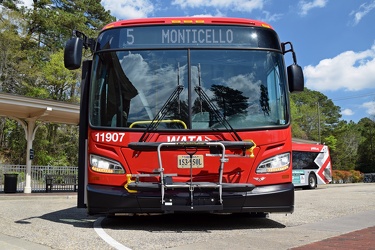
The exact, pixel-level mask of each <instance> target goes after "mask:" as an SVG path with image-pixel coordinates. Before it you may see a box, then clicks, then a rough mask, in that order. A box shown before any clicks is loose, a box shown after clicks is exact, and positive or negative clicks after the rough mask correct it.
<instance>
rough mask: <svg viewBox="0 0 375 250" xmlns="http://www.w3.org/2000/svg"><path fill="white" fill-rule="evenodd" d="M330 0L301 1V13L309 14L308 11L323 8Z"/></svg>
mask: <svg viewBox="0 0 375 250" xmlns="http://www.w3.org/2000/svg"><path fill="white" fill-rule="evenodd" d="M327 2H328V0H314V1H309V2H308V1H305V0H302V1H299V3H298V6H299V9H300V13H299V14H300V15H301V16H304V15H307V13H308V12H309V11H310V10H311V9H314V8H323V7H324V6H326V4H327Z"/></svg>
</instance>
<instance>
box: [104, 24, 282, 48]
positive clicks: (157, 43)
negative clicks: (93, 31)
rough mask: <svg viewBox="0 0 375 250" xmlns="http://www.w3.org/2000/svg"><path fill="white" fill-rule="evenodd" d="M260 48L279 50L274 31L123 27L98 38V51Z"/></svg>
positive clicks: (210, 27)
mask: <svg viewBox="0 0 375 250" xmlns="http://www.w3.org/2000/svg"><path fill="white" fill-rule="evenodd" d="M182 46H184V47H186V46H193V47H208V46H211V47H213V46H219V47H236V46H237V47H239V46H243V47H257V48H260V47H262V48H272V49H280V44H279V41H278V38H277V36H276V34H275V33H274V31H272V30H271V29H265V28H258V27H244V26H224V25H217V26H214V25H205V26H204V25H181V26H174V25H170V26H164V25H163V26H147V27H123V28H116V29H109V30H106V31H104V32H103V33H101V35H100V36H99V38H98V46H97V49H98V50H101V49H104V48H105V49H114V48H147V47H150V48H155V47H156V48H163V47H182Z"/></svg>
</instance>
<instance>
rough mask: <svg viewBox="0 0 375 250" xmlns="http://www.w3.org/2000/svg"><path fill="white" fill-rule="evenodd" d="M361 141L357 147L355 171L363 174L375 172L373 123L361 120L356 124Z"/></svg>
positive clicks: (367, 119) (374, 123)
mask: <svg viewBox="0 0 375 250" xmlns="http://www.w3.org/2000/svg"><path fill="white" fill-rule="evenodd" d="M358 125H359V127H360V131H361V136H362V140H361V142H360V144H359V145H358V160H357V167H356V169H357V170H359V171H361V172H363V173H374V172H375V122H374V121H372V120H371V119H369V118H363V119H361V120H360V121H359V122H358Z"/></svg>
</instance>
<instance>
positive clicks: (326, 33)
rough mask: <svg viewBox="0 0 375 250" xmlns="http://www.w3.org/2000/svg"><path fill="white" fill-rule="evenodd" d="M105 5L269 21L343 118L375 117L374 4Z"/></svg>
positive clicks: (148, 0) (110, 1)
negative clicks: (289, 43)
mask: <svg viewBox="0 0 375 250" xmlns="http://www.w3.org/2000/svg"><path fill="white" fill-rule="evenodd" d="M24 2H25V4H26V5H29V4H30V3H32V0H24ZM102 5H103V6H104V8H105V9H107V10H110V11H111V14H112V15H114V16H115V17H116V18H117V19H119V20H121V19H131V18H142V17H163V16H227V17H242V18H250V19H258V20H262V21H265V22H267V23H269V24H270V25H271V26H272V27H273V28H274V29H275V30H276V31H277V32H278V34H279V37H280V40H281V41H282V42H285V41H291V42H292V43H293V45H294V49H295V51H296V53H297V60H298V64H300V65H301V66H302V68H303V70H304V74H305V85H306V86H307V87H308V88H309V89H312V90H317V91H320V92H322V93H323V94H325V95H326V96H327V97H328V98H330V99H331V100H332V101H333V102H334V103H335V105H337V106H340V107H341V111H342V112H341V113H342V119H344V120H348V121H350V120H353V121H354V122H358V121H359V120H360V119H361V118H364V117H369V118H371V119H374V118H375V0H363V1H351V0H283V1H280V0H172V1H166V0H122V1H115V0H102ZM288 57H290V56H287V59H286V61H287V63H290V62H291V60H290V58H288Z"/></svg>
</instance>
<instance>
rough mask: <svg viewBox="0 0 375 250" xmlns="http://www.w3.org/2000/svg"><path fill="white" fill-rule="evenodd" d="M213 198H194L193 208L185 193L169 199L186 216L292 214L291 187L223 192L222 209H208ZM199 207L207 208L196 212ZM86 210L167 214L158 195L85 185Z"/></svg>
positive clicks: (207, 193) (92, 212) (96, 212)
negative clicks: (181, 207) (210, 214)
mask: <svg viewBox="0 0 375 250" xmlns="http://www.w3.org/2000/svg"><path fill="white" fill-rule="evenodd" d="M195 195H196V194H195ZM213 195H215V192H211V193H209V192H200V193H199V194H197V195H196V196H197V199H196V200H194V204H195V205H194V208H191V207H190V206H189V205H187V206H186V203H188V202H190V194H189V193H188V192H186V191H185V190H184V191H183V192H182V191H178V190H175V191H174V193H173V194H171V195H170V197H173V199H176V200H177V199H178V200H179V201H181V200H182V201H183V203H184V202H185V204H184V205H185V207H187V209H186V210H183V211H185V212H196V211H207V212H214V213H251V212H264V213H292V212H293V210H294V186H293V184H292V183H288V184H278V185H269V186H258V187H255V188H254V189H253V190H252V191H247V192H223V194H222V200H223V201H222V205H221V207H219V206H210V201H212V198H210V197H213ZM216 202H217V201H216ZM180 205H181V204H180ZM189 207H190V208H189ZM200 207H201V208H202V207H206V208H205V209H199V208H200ZM210 207H211V208H210ZM87 208H88V213H89V214H98V213H104V214H113V213H166V212H168V209H166V208H165V205H163V206H162V204H161V193H160V191H153V192H138V193H129V192H128V191H126V190H125V189H124V188H123V187H113V186H102V185H93V184H89V185H87ZM181 211H182V210H181Z"/></svg>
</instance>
